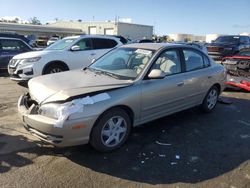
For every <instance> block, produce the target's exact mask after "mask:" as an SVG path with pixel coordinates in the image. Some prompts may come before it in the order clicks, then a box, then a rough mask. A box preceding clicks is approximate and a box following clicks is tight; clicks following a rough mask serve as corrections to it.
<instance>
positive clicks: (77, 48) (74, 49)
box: [70, 45, 80, 51]
mask: <svg viewBox="0 0 250 188" xmlns="http://www.w3.org/2000/svg"><path fill="white" fill-rule="evenodd" d="M70 50H71V51H79V50H80V46H77V45H75V46H72V47H71V48H70Z"/></svg>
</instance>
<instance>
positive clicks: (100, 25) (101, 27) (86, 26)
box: [50, 21, 117, 35]
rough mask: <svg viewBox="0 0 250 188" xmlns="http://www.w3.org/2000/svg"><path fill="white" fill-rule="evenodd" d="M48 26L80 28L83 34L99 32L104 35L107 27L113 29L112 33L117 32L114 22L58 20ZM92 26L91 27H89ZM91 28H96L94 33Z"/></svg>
mask: <svg viewBox="0 0 250 188" xmlns="http://www.w3.org/2000/svg"><path fill="white" fill-rule="evenodd" d="M50 26H57V27H68V28H75V29H81V30H82V32H83V33H85V34H99V35H104V34H105V31H106V30H108V29H109V31H110V29H113V33H114V35H116V34H117V26H116V23H115V22H111V21H110V22H95V21H93V22H78V21H72V22H68V21H58V22H55V23H52V24H50ZM91 28H92V29H91ZM93 28H96V33H90V31H91V30H92V31H93Z"/></svg>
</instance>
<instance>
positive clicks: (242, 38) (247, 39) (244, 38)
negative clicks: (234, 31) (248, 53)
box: [240, 36, 250, 43]
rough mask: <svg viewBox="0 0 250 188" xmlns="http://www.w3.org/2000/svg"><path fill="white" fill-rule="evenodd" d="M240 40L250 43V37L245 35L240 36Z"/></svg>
mask: <svg viewBox="0 0 250 188" xmlns="http://www.w3.org/2000/svg"><path fill="white" fill-rule="evenodd" d="M240 42H241V43H249V42H250V41H249V37H245V36H243V37H240Z"/></svg>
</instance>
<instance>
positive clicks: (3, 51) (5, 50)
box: [0, 37, 32, 70]
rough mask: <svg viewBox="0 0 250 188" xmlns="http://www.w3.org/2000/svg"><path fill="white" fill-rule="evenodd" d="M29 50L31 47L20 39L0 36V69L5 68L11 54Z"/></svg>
mask: <svg viewBox="0 0 250 188" xmlns="http://www.w3.org/2000/svg"><path fill="white" fill-rule="evenodd" d="M29 51H32V48H31V47H30V46H29V45H28V44H27V43H26V42H24V41H23V40H21V39H18V38H7V37H0V69H5V70H7V67H8V64H9V61H10V59H11V58H12V57H13V56H15V55H17V54H20V53H24V52H29Z"/></svg>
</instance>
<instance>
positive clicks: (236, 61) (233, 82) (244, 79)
mask: <svg viewBox="0 0 250 188" xmlns="http://www.w3.org/2000/svg"><path fill="white" fill-rule="evenodd" d="M221 63H222V64H223V65H224V66H225V68H226V70H227V82H226V84H227V85H229V86H233V87H237V88H242V89H245V90H247V91H250V49H243V50H241V51H240V52H239V53H238V54H237V55H235V56H230V57H225V58H223V59H222V62H221Z"/></svg>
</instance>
